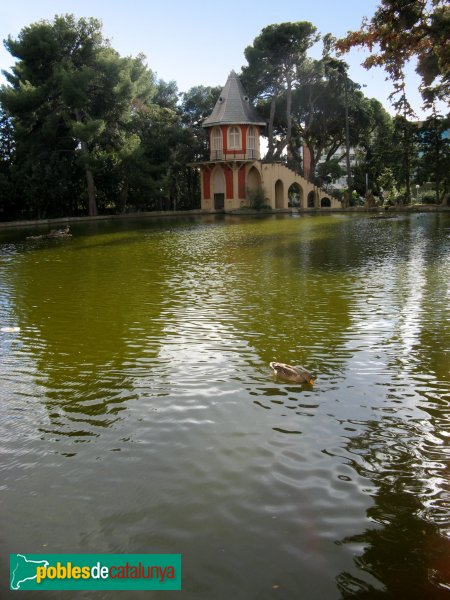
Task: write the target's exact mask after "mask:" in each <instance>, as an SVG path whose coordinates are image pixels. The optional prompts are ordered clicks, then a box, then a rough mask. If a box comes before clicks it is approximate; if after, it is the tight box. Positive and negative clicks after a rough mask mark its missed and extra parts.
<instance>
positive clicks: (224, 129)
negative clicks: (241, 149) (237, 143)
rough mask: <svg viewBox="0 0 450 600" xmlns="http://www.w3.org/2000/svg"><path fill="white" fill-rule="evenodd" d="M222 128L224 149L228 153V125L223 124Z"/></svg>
mask: <svg viewBox="0 0 450 600" xmlns="http://www.w3.org/2000/svg"><path fill="white" fill-rule="evenodd" d="M220 128H221V129H222V144H223V151H224V153H226V152H227V151H228V125H221V127H220Z"/></svg>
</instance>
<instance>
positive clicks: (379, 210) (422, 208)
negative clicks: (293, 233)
mask: <svg viewBox="0 0 450 600" xmlns="http://www.w3.org/2000/svg"><path fill="white" fill-rule="evenodd" d="M430 212H450V206H444V205H442V204H418V205H412V206H389V207H375V208H365V207H363V206H352V207H350V208H285V209H272V210H254V209H251V208H249V209H239V210H233V211H224V210H211V211H206V210H201V209H193V210H180V211H169V210H158V211H146V212H135V213H127V214H117V215H97V216H95V217H90V216H87V215H86V216H78V217H55V218H52V219H30V220H26V219H22V220H20V221H0V230H1V229H13V228H21V227H40V226H43V225H61V224H66V225H70V224H71V223H86V222H90V221H108V220H120V219H151V218H161V217H167V218H173V217H184V216H187V217H196V216H204V215H231V216H234V217H236V216H240V215H242V216H247V215H252V216H254V215H261V216H267V215H277V214H302V215H307V214H311V215H318V214H322V215H323V214H329V213H339V214H346V213H362V214H364V213H370V214H387V213H388V214H393V213H400V214H405V213H406V214H407V213H414V214H416V213H430Z"/></svg>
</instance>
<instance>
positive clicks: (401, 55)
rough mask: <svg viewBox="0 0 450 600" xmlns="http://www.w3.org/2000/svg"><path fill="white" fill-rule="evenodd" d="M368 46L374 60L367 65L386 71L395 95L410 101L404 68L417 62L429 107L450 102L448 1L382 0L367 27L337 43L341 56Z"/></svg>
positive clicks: (449, 14) (363, 26)
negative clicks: (442, 102) (435, 103)
mask: <svg viewBox="0 0 450 600" xmlns="http://www.w3.org/2000/svg"><path fill="white" fill-rule="evenodd" d="M355 46H363V47H365V48H367V49H368V50H369V51H370V56H369V57H368V58H367V59H366V60H365V61H364V62H363V66H364V67H365V68H367V69H370V68H371V67H374V66H381V67H383V68H384V69H385V70H386V72H387V73H388V76H389V78H390V79H391V80H392V82H393V84H394V92H393V94H392V96H393V97H394V96H397V95H398V94H399V95H400V100H399V101H397V103H394V105H397V107H399V106H400V105H401V103H402V101H403V102H405V101H406V98H405V93H404V91H405V84H404V68H405V65H406V63H407V62H408V61H410V60H412V59H416V60H417V67H416V71H417V73H418V74H419V75H420V77H421V79H422V83H421V86H420V90H421V93H422V97H423V99H424V103H425V107H427V108H429V107H431V106H432V105H433V103H434V102H435V101H436V100H442V101H444V102H447V104H448V103H449V95H450V94H449V92H450V6H449V4H448V2H447V0H382V2H381V4H380V6H379V7H378V9H377V10H376V12H375V14H374V16H373V17H372V18H371V19H370V20H369V19H367V18H366V19H364V21H363V23H362V25H361V29H360V30H358V31H350V32H348V34H347V36H346V37H345V38H343V39H340V40H338V41H337V43H336V47H337V48H338V50H339V51H340V52H348V51H349V50H350V49H351V48H352V47H355Z"/></svg>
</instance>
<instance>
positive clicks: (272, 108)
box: [266, 96, 277, 160]
mask: <svg viewBox="0 0 450 600" xmlns="http://www.w3.org/2000/svg"><path fill="white" fill-rule="evenodd" d="M276 105H277V99H276V96H272V100H271V101H270V115H269V125H268V132H267V133H268V138H269V139H268V148H267V156H266V158H267V160H272V159H273V154H274V150H275V148H274V145H273V122H274V120H275V109H276Z"/></svg>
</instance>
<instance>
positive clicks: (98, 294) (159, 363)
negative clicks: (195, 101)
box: [0, 214, 450, 599]
mask: <svg viewBox="0 0 450 600" xmlns="http://www.w3.org/2000/svg"><path fill="white" fill-rule="evenodd" d="M449 232H450V218H449V216H448V215H447V214H435V215H426V216H411V217H409V216H407V217H401V218H398V219H394V220H376V219H371V218H370V217H367V216H360V217H359V216H358V217H349V216H331V215H329V216H321V217H304V218H291V217H289V216H287V217H286V216H282V217H278V216H277V217H271V218H266V219H251V218H248V219H246V218H240V219H238V218H226V219H224V218H215V217H209V218H205V219H201V218H196V219H192V220H189V221H179V220H176V219H169V220H165V221H156V220H155V221H147V222H140V223H134V222H131V221H124V222H123V223H117V222H115V223H106V222H101V223H95V224H90V225H79V226H74V227H73V234H74V235H73V237H72V238H71V239H68V240H36V241H25V237H26V234H27V233H26V232H25V233H24V232H15V233H8V234H6V233H3V234H1V236H2V237H0V325H1V326H19V327H20V332H16V333H10V334H0V378H1V381H2V386H1V389H0V455H1V462H0V469H1V480H0V494H1V496H0V498H1V502H0V505H1V507H2V508H1V509H0V510H1V515H2V517H3V519H2V521H3V526H2V532H1V533H0V543H1V544H2V546H3V547H4V548H7V552H24V551H27V552H43V551H49V552H50V551H51V552H62V551H64V552H67V551H70V552H114V553H120V552H130V553H131V552H136V553H139V552H181V553H182V554H183V587H184V592H183V593H184V595H185V596H187V597H188V598H212V597H213V598H217V599H220V598H224V599H225V598H226V599H228V598H230V597H231V596H234V597H237V598H245V599H247V598H266V597H269V596H271V595H272V594H273V593H277V594H278V595H279V596H280V597H283V598H293V597H304V598H324V599H329V598H351V597H355V598H356V597H357V598H401V597H405V598H406V597H407V598H443V597H445V594H448V593H449V591H450V587H449V586H450V574H449V571H448V570H449V561H448V556H450V552H449V550H450V549H449V540H450V524H449V508H450V507H449V500H448V499H449V491H450V490H449V470H448V464H449V463H448V458H449V456H448V442H449V438H450V431H449V427H448V401H449V399H450V383H449V379H450V375H449V364H450V356H449V354H450V348H449V342H450V319H449V315H448V302H449V298H450V285H449V282H450V260H449V259H450V238H449ZM271 360H281V361H283V362H288V363H291V364H303V365H304V366H306V367H308V368H309V369H310V370H311V371H312V372H313V374H314V375H315V378H316V384H315V385H314V387H311V386H302V385H295V384H291V383H283V382H281V381H278V380H276V379H274V378H273V377H272V375H271V370H270V368H269V367H268V363H269V362H270V361H271ZM0 565H1V571H2V572H1V574H0V575H1V577H0V580H2V581H5V577H6V576H3V575H4V574H5V573H6V570H7V568H8V565H7V564H6V562H5V561H4V558H3V559H0ZM0 585H3V584H0ZM1 589H2V592H4V593H5V594H7V592H6V591H5V590H6V588H5V586H4V587H3V588H1ZM100 594H101V593H100ZM169 595H170V592H169ZM55 597H57V596H55ZM80 597H87V598H88V597H89V596H88V595H87V596H83V595H80ZM98 597H99V598H102V597H103V596H101V595H99V596H98ZM105 597H108V598H112V597H115V596H114V595H111V594H109V595H108V596H105ZM117 597H119V595H117ZM136 597H140V596H139V594H137V595H136ZM142 597H144V596H142ZM145 597H148V596H147V595H146V596H145Z"/></svg>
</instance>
